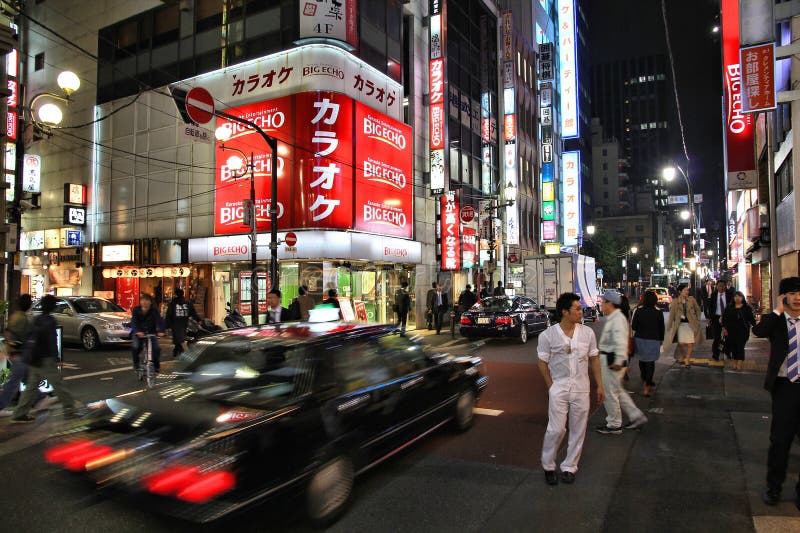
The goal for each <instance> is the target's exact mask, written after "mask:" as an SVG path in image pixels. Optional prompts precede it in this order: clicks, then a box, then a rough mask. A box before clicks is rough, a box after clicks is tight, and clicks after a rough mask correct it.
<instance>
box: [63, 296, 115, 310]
mask: <svg viewBox="0 0 800 533" xmlns="http://www.w3.org/2000/svg"><path fill="white" fill-rule="evenodd" d="M72 305H74V306H75V310H76V311H77V312H79V313H124V312H125V310H124V309H123V308H121V307H120V306H118V305H117V304H115V303H114V302H112V301H110V300H103V299H102V298H80V299H76V300H73V301H72Z"/></svg>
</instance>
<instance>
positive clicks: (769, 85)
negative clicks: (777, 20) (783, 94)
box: [739, 43, 777, 113]
mask: <svg viewBox="0 0 800 533" xmlns="http://www.w3.org/2000/svg"><path fill="white" fill-rule="evenodd" d="M739 63H740V64H741V65H742V72H743V73H744V85H743V87H742V107H743V109H744V112H745V113H755V112H757V111H767V110H769V109H775V107H777V106H776V104H775V102H776V98H775V43H767V44H760V45H758V46H749V47H747V48H742V49H741V50H740V51H739Z"/></svg>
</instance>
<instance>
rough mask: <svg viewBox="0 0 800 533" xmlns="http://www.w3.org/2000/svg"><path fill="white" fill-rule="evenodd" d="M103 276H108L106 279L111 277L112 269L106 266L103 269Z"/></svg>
mask: <svg viewBox="0 0 800 533" xmlns="http://www.w3.org/2000/svg"><path fill="white" fill-rule="evenodd" d="M103 277H104V278H106V279H108V278H110V277H111V270H109V269H107V268H104V269H103Z"/></svg>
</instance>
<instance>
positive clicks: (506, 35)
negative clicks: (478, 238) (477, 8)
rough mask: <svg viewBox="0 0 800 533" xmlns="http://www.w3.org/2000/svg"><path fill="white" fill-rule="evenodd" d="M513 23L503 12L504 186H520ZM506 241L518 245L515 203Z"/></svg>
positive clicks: (509, 215) (509, 211)
mask: <svg viewBox="0 0 800 533" xmlns="http://www.w3.org/2000/svg"><path fill="white" fill-rule="evenodd" d="M513 32H514V25H513V20H512V18H511V11H509V10H506V11H503V59H504V60H505V63H504V69H505V71H506V72H508V71H510V72H511V76H504V77H503V109H504V116H503V141H504V143H505V146H504V157H503V160H504V161H505V164H504V167H505V179H504V180H503V188H505V187H506V186H508V185H512V186H513V187H514V188H515V189H516V188H517V186H518V184H519V183H518V179H517V115H516V107H517V102H516V78H515V77H514V75H513V73H514V47H513V42H514V35H513ZM506 244H511V245H517V244H519V208H518V207H517V204H516V203H515V204H513V205H511V206H508V207H507V208H506Z"/></svg>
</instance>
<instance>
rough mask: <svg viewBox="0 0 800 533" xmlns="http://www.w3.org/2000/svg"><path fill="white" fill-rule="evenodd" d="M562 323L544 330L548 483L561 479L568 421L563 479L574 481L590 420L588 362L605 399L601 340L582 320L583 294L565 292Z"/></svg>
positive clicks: (544, 450) (559, 307) (544, 463)
mask: <svg viewBox="0 0 800 533" xmlns="http://www.w3.org/2000/svg"><path fill="white" fill-rule="evenodd" d="M556 313H557V314H558V316H560V318H561V322H560V323H558V324H556V325H554V326H550V327H549V328H547V329H546V330H545V331H544V332H543V333H542V334H541V335H539V347H538V354H539V371H540V372H541V373H542V376H543V377H544V381H545V383H546V384H547V388H548V397H549V405H548V410H547V417H548V420H547V430H546V431H545V434H544V446H543V447H542V468H543V469H544V477H545V481H547V483H548V484H549V485H556V484H558V476H557V475H556V455H557V454H558V448H559V446H560V445H561V441H562V439H563V438H564V433H566V429H567V428H566V426H567V421H569V443H568V446H567V456H566V457H565V458H564V461H562V463H561V481H563V482H564V483H573V482H574V481H575V473H576V472H577V471H578V461H579V460H580V458H581V451H582V450H583V439H584V437H585V436H586V424H587V423H588V420H589V404H590V401H589V400H590V397H589V395H590V393H591V390H590V384H589V365H590V364H591V368H592V374H594V379H595V382H596V383H597V401H598V402H602V401H603V378H602V374H601V370H600V361H599V359H598V351H597V339H596V338H595V336H594V332H593V331H592V330H591V329H590V328H589V327H587V326H584V325H583V324H582V322H583V309H582V308H581V299H580V297H579V296H578V295H577V294H573V293H564V294H562V295H561V296H559V298H558V301H557V302H556Z"/></svg>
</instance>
